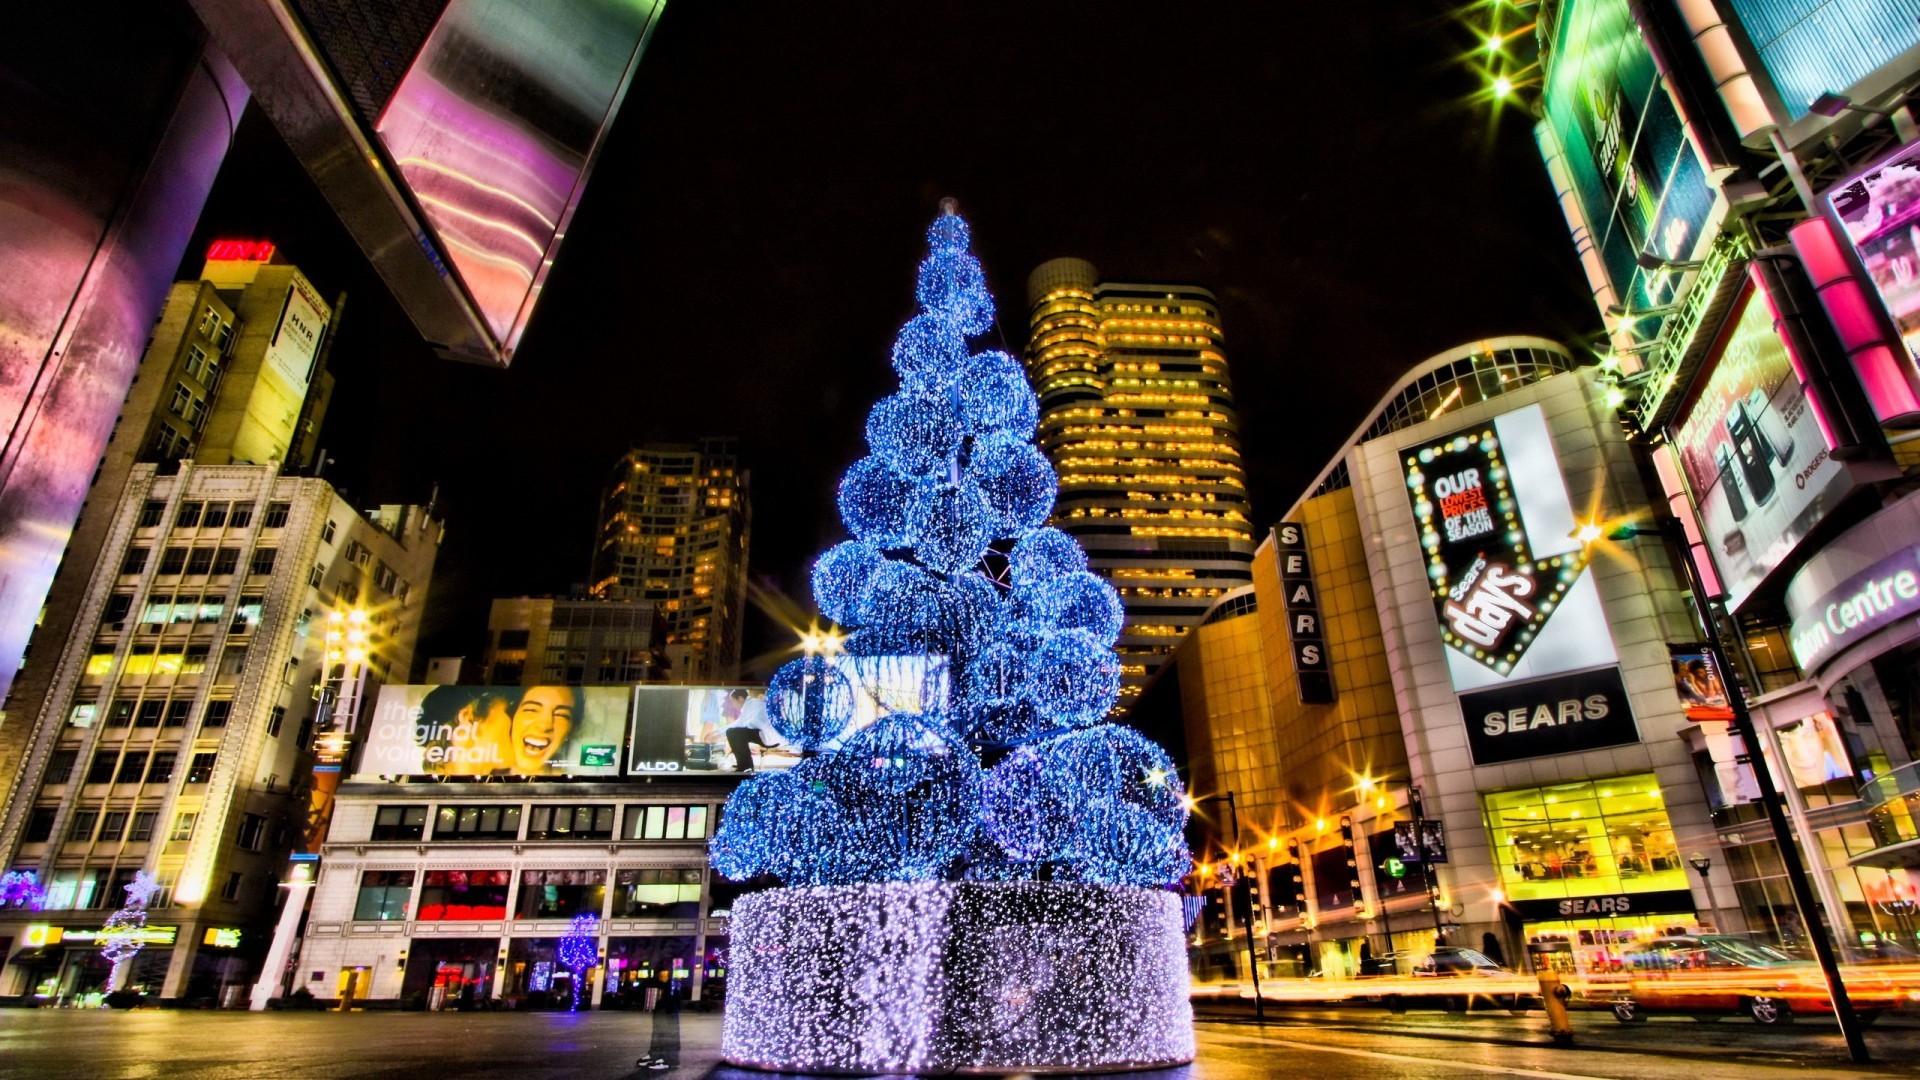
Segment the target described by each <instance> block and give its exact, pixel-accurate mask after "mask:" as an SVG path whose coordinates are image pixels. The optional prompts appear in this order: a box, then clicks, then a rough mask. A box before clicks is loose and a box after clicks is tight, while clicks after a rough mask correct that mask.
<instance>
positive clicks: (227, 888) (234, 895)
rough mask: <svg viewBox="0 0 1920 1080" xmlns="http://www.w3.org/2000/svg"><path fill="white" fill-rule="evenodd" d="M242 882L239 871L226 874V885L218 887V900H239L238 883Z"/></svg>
mask: <svg viewBox="0 0 1920 1080" xmlns="http://www.w3.org/2000/svg"><path fill="white" fill-rule="evenodd" d="M243 880H245V879H244V878H243V877H242V875H241V873H240V871H238V870H235V871H234V872H233V873H231V874H228V875H227V883H226V884H225V885H222V886H221V887H220V899H222V900H238V899H240V883H241V882H242V881H243Z"/></svg>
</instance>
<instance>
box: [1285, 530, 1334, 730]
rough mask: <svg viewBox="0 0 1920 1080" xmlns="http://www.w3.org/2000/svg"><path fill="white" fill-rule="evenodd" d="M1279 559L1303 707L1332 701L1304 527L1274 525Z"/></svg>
mask: <svg viewBox="0 0 1920 1080" xmlns="http://www.w3.org/2000/svg"><path fill="white" fill-rule="evenodd" d="M1273 543H1274V547H1275V548H1276V549H1277V553H1278V555H1279V557H1280V591H1281V592H1282V593H1284V594H1285V595H1286V599H1287V637H1288V639H1289V640H1290V641H1291V642H1292V643H1293V673H1294V679H1295V681H1296V682H1297V683H1298V684H1299V691H1300V701H1301V703H1302V704H1309V705H1325V704H1327V703H1329V702H1331V701H1332V700H1333V671H1332V670H1331V665H1330V664H1328V662H1327V639H1326V632H1325V630H1324V628H1323V627H1322V625H1321V622H1320V590H1319V588H1318V586H1316V585H1315V584H1314V581H1313V565H1312V563H1311V562H1310V561H1309V558H1308V555H1307V527H1306V526H1305V525H1303V524H1301V523H1299V522H1296V521H1283V522H1281V523H1280V524H1278V525H1276V526H1274V529H1273Z"/></svg>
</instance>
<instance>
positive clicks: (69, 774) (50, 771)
mask: <svg viewBox="0 0 1920 1080" xmlns="http://www.w3.org/2000/svg"><path fill="white" fill-rule="evenodd" d="M79 761H80V751H78V750H55V751H54V752H53V753H51V754H48V755H47V771H46V774H45V776H46V783H49V784H64V783H66V782H67V781H69V780H71V779H73V767H74V766H75V765H77V764H79Z"/></svg>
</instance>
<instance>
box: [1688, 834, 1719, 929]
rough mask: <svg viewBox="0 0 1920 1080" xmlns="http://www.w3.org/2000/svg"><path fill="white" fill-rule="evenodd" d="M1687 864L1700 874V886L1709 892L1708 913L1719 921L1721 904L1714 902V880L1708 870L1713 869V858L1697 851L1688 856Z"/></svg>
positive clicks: (1714, 919) (1715, 920)
mask: <svg viewBox="0 0 1920 1080" xmlns="http://www.w3.org/2000/svg"><path fill="white" fill-rule="evenodd" d="M1687 865H1688V866H1691V867H1693V872H1694V873H1696V874H1699V875H1700V887H1701V888H1702V889H1705V890H1706V893H1707V913H1708V914H1709V915H1712V916H1713V921H1714V922H1716V923H1717V922H1719V921H1720V905H1718V904H1716V903H1714V902H1713V882H1712V880H1711V879H1709V878H1708V876H1707V871H1709V870H1712V869H1713V860H1712V859H1711V858H1709V857H1707V855H1706V854H1705V853H1704V852H1699V851H1696V852H1694V853H1693V854H1692V855H1689V856H1687ZM1721 932H1722V933H1725V932H1726V931H1725V930H1722V931H1721Z"/></svg>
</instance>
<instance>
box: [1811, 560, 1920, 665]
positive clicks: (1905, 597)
mask: <svg viewBox="0 0 1920 1080" xmlns="http://www.w3.org/2000/svg"><path fill="white" fill-rule="evenodd" d="M1788 607H1789V613H1790V614H1791V615H1792V617H1793V628H1792V645H1793V658H1794V660H1795V661H1797V662H1798V663H1799V665H1800V669H1801V670H1802V671H1808V672H1812V671H1818V670H1819V669H1820V668H1821V667H1823V666H1825V665H1826V663H1827V661H1829V660H1832V659H1833V658H1834V657H1835V656H1838V655H1839V654H1840V653H1841V652H1843V651H1845V650H1846V649H1847V648H1849V647H1850V646H1852V645H1853V644H1854V643H1855V642H1857V641H1860V640H1861V639H1863V638H1865V637H1867V636H1868V635H1869V634H1872V633H1873V632H1875V631H1876V630H1880V629H1883V628H1885V627H1888V626H1891V625H1893V624H1894V623H1896V622H1899V621H1900V620H1901V619H1905V618H1911V617H1913V616H1915V615H1920V546H1914V547H1908V548H1904V549H1902V550H1900V551H1897V552H1895V553H1894V554H1892V555H1889V556H1887V557H1886V558H1884V559H1881V560H1880V561H1879V562H1876V563H1874V564H1873V565H1872V566H1869V567H1867V568H1866V569H1865V570H1862V571H1860V572H1859V573H1857V574H1855V575H1853V576H1852V577H1850V578H1848V579H1846V580H1845V581H1842V582H1841V583H1840V584H1839V585H1837V586H1835V587H1834V588H1832V589H1830V590H1828V591H1827V592H1825V593H1823V594H1822V595H1820V596H1819V597H1818V598H1816V599H1815V600H1814V601H1813V602H1812V603H1810V604H1807V605H1805V606H1804V607H1802V606H1801V605H1798V604H1795V603H1793V600H1792V598H1791V597H1789V599H1788Z"/></svg>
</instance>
